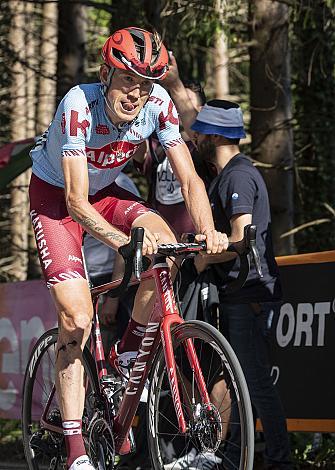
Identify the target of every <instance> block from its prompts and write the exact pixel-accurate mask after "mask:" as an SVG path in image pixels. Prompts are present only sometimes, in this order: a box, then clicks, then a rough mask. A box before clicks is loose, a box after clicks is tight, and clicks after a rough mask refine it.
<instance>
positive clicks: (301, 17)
mask: <svg viewBox="0 0 335 470" xmlns="http://www.w3.org/2000/svg"><path fill="white" fill-rule="evenodd" d="M334 19H335V0H278V1H273V0H190V1H184V0H131V1H130V0H44V1H43V0H36V1H34V0H10V1H7V0H2V2H1V10H0V84H1V89H0V98H1V107H0V147H1V146H2V145H5V144H7V143H8V142H13V141H18V140H23V139H26V138H30V137H35V136H37V135H40V134H41V133H43V132H44V130H45V129H46V128H47V127H48V125H49V123H50V121H51V119H52V117H53V114H54V111H55V109H56V106H57V104H58V103H59V101H60V100H61V99H62V97H63V96H64V94H65V93H66V92H67V91H68V90H69V89H70V88H71V87H72V86H74V85H75V84H77V83H81V82H94V81H97V79H98V78H97V77H98V70H99V65H100V63H101V58H100V54H99V50H100V48H101V46H102V44H103V42H104V39H105V38H106V37H107V36H108V35H109V34H110V32H111V31H113V30H115V29H118V28H121V27H125V26H131V25H133V26H139V27H145V28H147V29H153V28H154V29H156V30H157V31H158V32H159V33H160V34H161V35H162V37H163V40H164V42H165V44H166V45H167V47H168V49H169V50H172V51H173V52H174V55H175V56H176V58H177V62H178V65H179V69H180V73H181V76H182V78H183V79H193V80H199V81H200V82H201V83H202V84H203V86H204V88H205V91H206V95H207V97H208V98H214V97H215V98H223V99H229V100H232V101H236V102H238V103H239V104H240V105H241V107H242V109H243V111H244V116H245V124H246V128H247V131H248V137H247V139H246V140H245V141H244V142H243V143H242V151H244V153H247V154H248V155H250V156H251V158H252V159H253V160H254V163H255V165H257V166H258V168H259V169H260V171H261V172H262V174H263V176H264V178H265V181H266V183H267V186H268V190H269V195H270V203H271V210H272V218H273V224H272V225H273V226H272V228H273V236H274V246H275V250H276V254H277V255H283V254H292V253H305V252H315V251H323V250H333V249H334V245H335V243H334V242H335V230H334V229H335V183H334V181H335V112H334V107H335V87H334V76H335V28H334ZM18 148H19V149H20V147H18ZM23 152H25V153H27V151H26V150H24V151H23ZM18 157H20V159H21V161H22V158H21V157H22V152H21V153H20V151H19V152H18V155H15V154H13V155H12V157H11V159H10V161H9V163H8V164H7V165H6V166H3V167H2V168H0V282H8V281H18V280H26V279H33V278H38V277H40V269H39V263H38V260H37V257H36V247H35V242H34V237H33V234H32V231H31V227H30V220H29V210H28V195H27V188H28V183H29V179H30V169H27V170H26V171H24V172H23V173H21V174H20V175H19V176H17V177H16V178H15V179H14V180H12V181H11V182H10V183H9V181H10V180H11V178H12V177H13V176H15V175H16V174H17V173H18V172H19V167H20V164H19V159H18ZM26 166H29V165H26ZM135 179H136V182H137V183H138V185H139V187H140V190H141V192H142V193H143V194H144V195H145V194H146V192H147V187H146V185H145V182H144V181H143V180H141V179H140V178H139V177H138V176H135Z"/></svg>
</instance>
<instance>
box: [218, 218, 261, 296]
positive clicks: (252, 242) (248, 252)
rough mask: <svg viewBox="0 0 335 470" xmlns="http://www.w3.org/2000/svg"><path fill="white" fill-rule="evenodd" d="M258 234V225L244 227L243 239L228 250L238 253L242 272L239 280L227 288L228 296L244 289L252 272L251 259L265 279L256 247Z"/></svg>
mask: <svg viewBox="0 0 335 470" xmlns="http://www.w3.org/2000/svg"><path fill="white" fill-rule="evenodd" d="M256 233H257V227H256V225H246V226H245V227H244V237H243V239H242V240H240V241H238V242H234V243H232V244H231V245H230V246H229V247H228V249H227V251H230V252H235V253H237V254H238V257H239V259H240V271H239V273H238V276H237V278H236V279H235V280H234V281H233V282H231V283H230V284H229V285H228V286H227V288H226V290H225V292H226V293H227V294H231V293H232V292H235V291H237V290H239V289H241V288H242V287H243V285H244V283H245V281H246V280H247V277H248V274H249V271H250V258H252V261H253V263H254V265H255V267H256V271H257V274H258V275H259V277H263V274H262V267H261V262H260V257H259V253H258V249H257V246H256Z"/></svg>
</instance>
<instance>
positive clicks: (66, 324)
mask: <svg viewBox="0 0 335 470" xmlns="http://www.w3.org/2000/svg"><path fill="white" fill-rule="evenodd" d="M59 323H60V325H59V326H60V336H61V337H62V338H63V339H64V340H65V341H70V342H71V341H74V342H75V343H78V344H79V345H82V344H83V343H84V342H86V340H87V338H88V336H89V334H90V331H91V323H92V312H91V309H90V308H88V307H87V308H81V309H76V310H75V311H74V310H73V309H71V308H69V309H64V310H63V311H61V312H60V314H59Z"/></svg>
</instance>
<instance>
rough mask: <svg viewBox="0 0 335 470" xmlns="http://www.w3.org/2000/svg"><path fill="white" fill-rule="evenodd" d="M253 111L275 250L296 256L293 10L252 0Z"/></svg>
mask: <svg viewBox="0 0 335 470" xmlns="http://www.w3.org/2000/svg"><path fill="white" fill-rule="evenodd" d="M249 14H250V40H251V43H252V45H251V47H250V111H251V126H250V128H251V136H252V156H253V157H254V158H256V159H257V160H258V161H259V162H261V163H262V164H265V165H263V166H261V167H260V169H261V171H262V174H263V177H264V179H265V182H266V184H267V187H268V191H269V197H270V204H271V211H272V232H273V237H274V248H275V252H276V254H277V255H282V254H289V253H292V252H294V242H293V237H292V236H289V237H285V238H281V235H282V234H283V233H284V232H286V231H288V230H290V229H291V228H292V227H293V170H292V165H293V137H292V127H291V118H292V115H291V93H290V52H289V44H288V25H289V23H288V21H289V19H288V7H287V5H285V4H283V3H280V2H276V1H272V0H249Z"/></svg>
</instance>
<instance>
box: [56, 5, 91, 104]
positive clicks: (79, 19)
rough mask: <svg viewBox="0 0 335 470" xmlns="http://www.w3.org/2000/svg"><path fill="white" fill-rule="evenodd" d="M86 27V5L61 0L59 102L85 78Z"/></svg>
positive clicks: (59, 7) (59, 18)
mask: <svg viewBox="0 0 335 470" xmlns="http://www.w3.org/2000/svg"><path fill="white" fill-rule="evenodd" d="M86 28H87V20H86V7H85V6H84V5H81V4H80V2H77V1H76V0H59V2H58V62H57V90H56V95H57V104H58V103H59V102H60V101H61V99H62V98H63V96H64V95H65V94H66V93H67V92H68V91H69V89H70V88H71V87H73V86H74V85H77V84H78V83H80V82H81V81H82V80H83V77H84V65H85V56H86V52H85V43H86Z"/></svg>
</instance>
